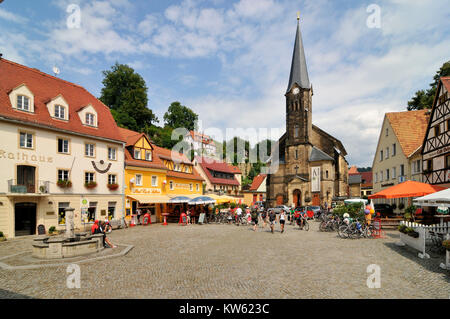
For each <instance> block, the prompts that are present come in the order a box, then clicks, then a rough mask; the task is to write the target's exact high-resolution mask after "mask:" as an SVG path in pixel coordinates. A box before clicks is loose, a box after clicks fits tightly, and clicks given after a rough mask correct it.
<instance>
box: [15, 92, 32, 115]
mask: <svg viewBox="0 0 450 319" xmlns="http://www.w3.org/2000/svg"><path fill="white" fill-rule="evenodd" d="M17 109H18V110H22V111H30V99H29V98H28V97H26V96H25V95H18V96H17Z"/></svg>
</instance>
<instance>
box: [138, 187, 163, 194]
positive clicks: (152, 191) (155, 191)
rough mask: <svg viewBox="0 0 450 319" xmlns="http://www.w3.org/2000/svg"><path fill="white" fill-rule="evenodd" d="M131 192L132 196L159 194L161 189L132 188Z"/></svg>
mask: <svg viewBox="0 0 450 319" xmlns="http://www.w3.org/2000/svg"><path fill="white" fill-rule="evenodd" d="M131 192H132V193H133V194H161V189H159V188H132V189H131Z"/></svg>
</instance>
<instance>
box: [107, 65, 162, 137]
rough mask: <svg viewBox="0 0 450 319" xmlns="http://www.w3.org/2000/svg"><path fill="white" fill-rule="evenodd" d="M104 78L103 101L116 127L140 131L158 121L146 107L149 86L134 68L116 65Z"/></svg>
mask: <svg viewBox="0 0 450 319" xmlns="http://www.w3.org/2000/svg"><path fill="white" fill-rule="evenodd" d="M102 73H103V76H104V79H103V81H102V83H103V86H104V87H103V88H102V91H101V96H100V101H102V102H103V103H104V104H105V105H107V106H108V107H109V108H110V109H111V113H112V115H113V117H114V119H115V120H116V122H117V124H118V125H119V126H121V127H124V128H128V129H130V130H134V131H137V132H141V131H143V129H144V128H145V127H146V126H149V125H152V124H153V123H154V122H158V119H157V117H156V116H155V114H153V112H152V110H150V109H149V108H147V104H148V97H147V90H148V88H147V86H146V84H145V81H144V79H143V78H142V76H140V75H139V74H138V73H136V72H135V71H134V70H133V68H131V67H129V66H128V65H125V64H119V63H118V62H116V64H115V65H114V66H112V67H111V70H107V71H103V72H102Z"/></svg>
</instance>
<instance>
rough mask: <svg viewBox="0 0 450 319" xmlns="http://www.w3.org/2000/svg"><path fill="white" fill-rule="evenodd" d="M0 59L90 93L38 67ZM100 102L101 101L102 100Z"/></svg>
mask: <svg viewBox="0 0 450 319" xmlns="http://www.w3.org/2000/svg"><path fill="white" fill-rule="evenodd" d="M0 60H1V61H3V62H6V63H9V64H12V65H15V66H17V67H19V68H22V69H27V70H30V71H33V72H35V73H38V74H40V75H42V76H45V77H49V78H52V79H54V80H59V81H62V82H65V83H67V84H70V85H73V86H76V87H78V88H81V89H83V90H85V91H86V92H88V93H89V94H91V93H90V92H89V91H88V90H86V89H85V88H84V87H82V86H81V85H79V84H75V83H73V82H69V81H67V80H64V79H61V78H58V77H56V76H53V75H50V74H48V73H45V72H42V71H41V70H39V69H36V68H30V67H29V66H26V65H23V64H19V63H17V62H13V61H11V60H8V59H4V58H1V59H0ZM24 84H25V85H26V83H24ZM99 101H100V100H99ZM100 102H101V101H100ZM102 103H103V102H102ZM103 105H104V104H103ZM105 106H106V105H105ZM106 107H108V106H106Z"/></svg>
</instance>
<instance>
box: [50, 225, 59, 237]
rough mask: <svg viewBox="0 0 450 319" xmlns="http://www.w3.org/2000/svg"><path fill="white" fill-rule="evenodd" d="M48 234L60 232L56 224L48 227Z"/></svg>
mask: <svg viewBox="0 0 450 319" xmlns="http://www.w3.org/2000/svg"><path fill="white" fill-rule="evenodd" d="M48 234H49V235H51V236H52V235H57V234H58V231H57V230H56V227H55V226H50V228H49V229H48Z"/></svg>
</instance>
